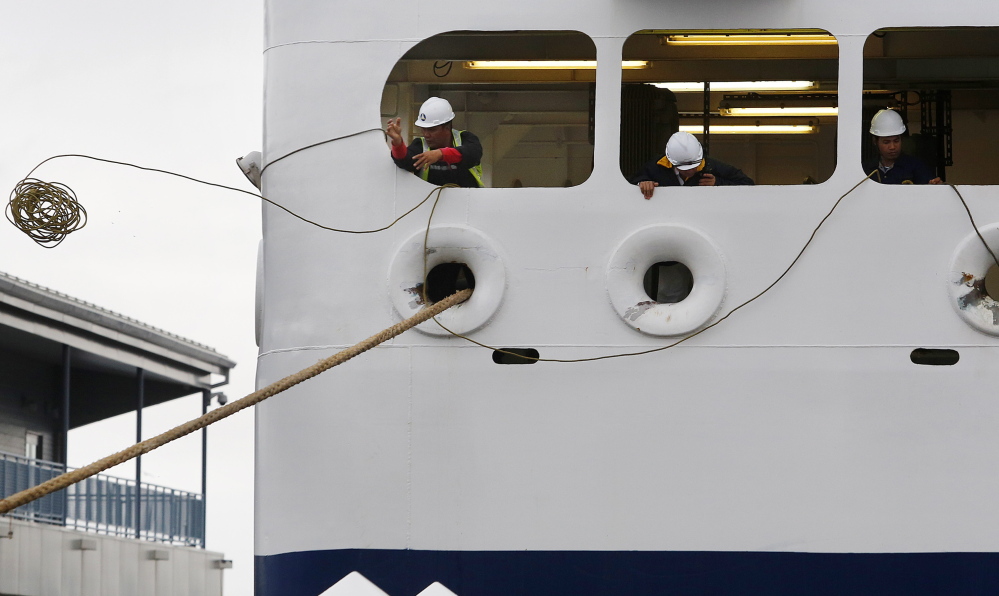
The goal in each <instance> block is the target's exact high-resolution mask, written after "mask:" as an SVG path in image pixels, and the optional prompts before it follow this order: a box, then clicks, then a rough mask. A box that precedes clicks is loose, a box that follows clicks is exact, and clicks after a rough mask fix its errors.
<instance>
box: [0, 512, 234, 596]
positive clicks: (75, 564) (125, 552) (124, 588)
mask: <svg viewBox="0 0 999 596" xmlns="http://www.w3.org/2000/svg"><path fill="white" fill-rule="evenodd" d="M8 532H12V533H13V535H12V537H10V538H8V537H7V536H8ZM81 540H83V541H85V544H82V545H81V543H80V541H81ZM81 546H84V547H85V548H86V549H85V550H81V548H80V547H81ZM221 559H222V555H221V554H220V553H216V552H210V551H205V550H201V549H196V548H189V547H174V546H168V545H161V544H157V543H153V542H142V541H138V540H129V539H125V538H116V537H112V536H99V535H95V534H86V533H83V532H77V531H74V530H67V529H65V528H61V527H58V526H47V525H44V524H35V523H31V522H22V521H15V520H11V519H9V518H6V519H4V518H0V596H221V594H222V579H223V570H222V569H220V568H218V564H217V563H216V561H220V560H221Z"/></svg>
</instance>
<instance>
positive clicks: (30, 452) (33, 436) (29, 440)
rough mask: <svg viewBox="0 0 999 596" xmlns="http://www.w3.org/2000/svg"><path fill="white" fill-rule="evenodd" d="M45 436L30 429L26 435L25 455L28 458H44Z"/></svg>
mask: <svg viewBox="0 0 999 596" xmlns="http://www.w3.org/2000/svg"><path fill="white" fill-rule="evenodd" d="M43 441H44V437H43V436H42V435H40V434H39V433H33V432H31V431H28V432H27V433H25V435H24V457H27V458H28V459H44V458H43V457H42V447H43V445H42V443H43Z"/></svg>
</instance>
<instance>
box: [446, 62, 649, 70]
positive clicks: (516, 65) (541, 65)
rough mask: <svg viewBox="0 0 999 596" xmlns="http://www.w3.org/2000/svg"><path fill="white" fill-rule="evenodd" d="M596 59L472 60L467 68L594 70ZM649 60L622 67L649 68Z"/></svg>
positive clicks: (630, 63) (622, 63) (628, 63)
mask: <svg viewBox="0 0 999 596" xmlns="http://www.w3.org/2000/svg"><path fill="white" fill-rule="evenodd" d="M596 67H597V61H596V60H472V61H470V62H466V63H465V68H471V69H473V70H475V69H478V70H593V69H595V68H596ZM648 67H649V62H648V60H624V61H623V62H621V68H626V69H637V68H648Z"/></svg>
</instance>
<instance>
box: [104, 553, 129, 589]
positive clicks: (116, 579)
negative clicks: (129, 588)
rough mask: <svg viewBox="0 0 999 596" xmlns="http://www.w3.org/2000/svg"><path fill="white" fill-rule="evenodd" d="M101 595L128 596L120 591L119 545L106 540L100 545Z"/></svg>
mask: <svg viewBox="0 0 999 596" xmlns="http://www.w3.org/2000/svg"><path fill="white" fill-rule="evenodd" d="M99 552H100V556H101V594H102V595H103V596H128V593H125V592H122V591H121V543H120V542H118V541H117V540H106V541H104V542H102V543H101V548H100V551H99Z"/></svg>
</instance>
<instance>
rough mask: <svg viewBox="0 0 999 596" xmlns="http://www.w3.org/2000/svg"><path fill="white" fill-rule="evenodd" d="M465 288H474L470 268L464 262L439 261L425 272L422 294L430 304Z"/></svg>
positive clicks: (473, 278)
mask: <svg viewBox="0 0 999 596" xmlns="http://www.w3.org/2000/svg"><path fill="white" fill-rule="evenodd" d="M465 289H470V290H474V289H475V274H474V273H472V270H471V268H469V266H468V265H466V264H465V263H441V264H440V265H437V266H436V267H434V268H433V269H431V270H430V272H429V273H427V280H426V287H425V289H424V296H425V297H426V299H427V300H429V301H430V303H431V304H432V303H434V302H440V301H441V300H443V299H445V298H447V297H448V296H450V295H451V294H454V293H455V292H460V291H461V290H465Z"/></svg>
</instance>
